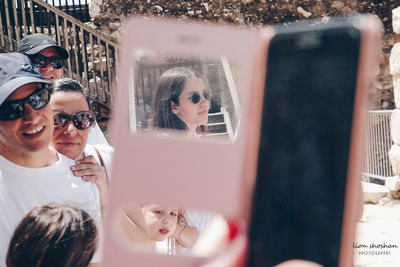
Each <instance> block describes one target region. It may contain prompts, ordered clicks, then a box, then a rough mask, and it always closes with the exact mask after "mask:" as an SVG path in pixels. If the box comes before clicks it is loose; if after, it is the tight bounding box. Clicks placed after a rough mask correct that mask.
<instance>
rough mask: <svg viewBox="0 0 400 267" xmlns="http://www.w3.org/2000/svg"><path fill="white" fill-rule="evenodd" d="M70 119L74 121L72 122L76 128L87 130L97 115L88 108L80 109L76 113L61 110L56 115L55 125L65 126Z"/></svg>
mask: <svg viewBox="0 0 400 267" xmlns="http://www.w3.org/2000/svg"><path fill="white" fill-rule="evenodd" d="M69 121H72V124H73V125H74V126H75V128H76V129H78V130H86V129H88V128H89V127H90V126H92V124H93V123H94V121H95V115H94V113H93V112H91V111H88V110H82V111H78V112H75V113H74V114H68V113H66V112H60V113H57V114H56V115H54V126H56V128H63V127H65V125H67V123H68V122H69Z"/></svg>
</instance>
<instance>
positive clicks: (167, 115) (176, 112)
mask: <svg viewBox="0 0 400 267" xmlns="http://www.w3.org/2000/svg"><path fill="white" fill-rule="evenodd" d="M209 100H210V94H209V91H208V90H207V89H206V85H205V82H204V80H203V79H202V78H201V77H199V76H198V75H196V74H195V73H194V72H193V71H192V70H190V69H188V68H185V67H178V68H172V69H169V70H167V71H166V72H164V73H163V74H162V75H161V78H160V80H159V83H158V87H157V91H156V93H155V95H154V98H153V104H152V115H151V126H152V128H153V129H154V130H156V131H159V130H161V131H166V132H168V130H184V131H186V132H187V135H188V136H189V137H194V136H198V134H199V133H200V134H205V129H206V127H205V125H206V124H207V121H208V110H209V108H210V103H209Z"/></svg>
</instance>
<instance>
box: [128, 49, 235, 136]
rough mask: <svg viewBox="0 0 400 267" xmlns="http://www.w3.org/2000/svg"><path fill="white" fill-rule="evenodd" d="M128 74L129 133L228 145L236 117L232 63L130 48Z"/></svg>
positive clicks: (233, 68) (230, 61) (224, 60)
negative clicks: (130, 77)
mask: <svg viewBox="0 0 400 267" xmlns="http://www.w3.org/2000/svg"><path fill="white" fill-rule="evenodd" d="M131 73H132V80H131V82H130V90H129V93H130V97H129V102H130V103H129V105H130V129H131V133H136V134H143V133H150V134H157V135H160V136H164V137H165V136H169V135H170V134H171V133H173V132H177V133H178V134H180V135H181V136H191V137H196V138H203V139H204V138H209V137H214V138H215V137H218V139H219V140H221V141H223V142H224V141H228V142H232V141H233V139H234V136H235V133H236V130H237V127H238V123H239V119H240V101H239V93H238V88H237V84H238V79H239V74H240V68H239V66H238V64H235V62H233V61H232V60H229V59H228V58H226V57H220V58H218V59H215V58H214V59H210V58H206V57H184V56H179V55H166V54H161V53H156V52H154V51H151V50H148V49H136V50H135V51H134V53H133V60H132V66H131Z"/></svg>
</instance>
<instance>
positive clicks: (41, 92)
mask: <svg viewBox="0 0 400 267" xmlns="http://www.w3.org/2000/svg"><path fill="white" fill-rule="evenodd" d="M49 100H50V92H49V88H48V87H47V84H42V88H39V89H37V90H36V91H35V92H33V93H32V94H30V95H29V96H27V97H25V98H24V99H18V100H10V101H6V102H4V103H3V104H2V105H1V106H0V120H2V121H8V120H15V119H18V118H20V117H22V116H23V115H24V113H25V103H28V104H29V105H30V106H31V107H32V108H33V109H35V110H38V109H41V108H43V107H44V106H46V105H47V103H49Z"/></svg>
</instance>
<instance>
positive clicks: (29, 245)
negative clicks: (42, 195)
mask: <svg viewBox="0 0 400 267" xmlns="http://www.w3.org/2000/svg"><path fill="white" fill-rule="evenodd" d="M97 243H98V234H97V228H96V224H95V222H94V220H93V219H92V218H91V217H90V216H89V214H87V213H86V212H85V211H83V210H81V209H78V208H76V207H74V206H72V205H69V204H61V203H49V204H46V205H41V206H38V207H36V208H34V209H33V210H31V211H30V212H29V213H28V214H27V215H26V216H25V217H24V218H23V220H22V221H21V222H20V223H19V225H18V227H17V228H16V230H15V232H14V234H13V236H12V238H11V241H10V245H9V248H8V252H7V259H6V263H7V266H8V267H20V266H21V267H22V266H35V267H44V266H62V267H69V266H71V267H72V266H74V267H75V266H76V267H80V266H82V267H84V266H87V265H88V264H89V262H90V260H91V258H92V257H93V254H94V252H95V250H96V248H97Z"/></svg>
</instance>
